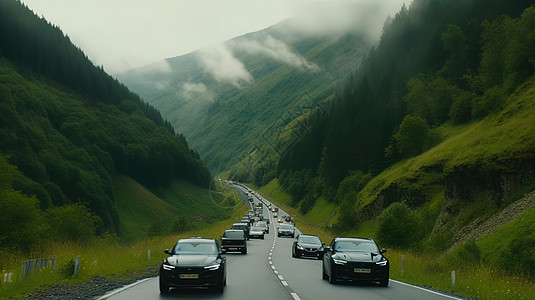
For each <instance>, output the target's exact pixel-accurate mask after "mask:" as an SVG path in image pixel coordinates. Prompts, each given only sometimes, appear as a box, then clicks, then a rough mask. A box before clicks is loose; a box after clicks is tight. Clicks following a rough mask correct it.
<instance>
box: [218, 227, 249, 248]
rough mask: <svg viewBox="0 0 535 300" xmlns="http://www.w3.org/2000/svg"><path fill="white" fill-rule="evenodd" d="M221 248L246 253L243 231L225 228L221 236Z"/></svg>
mask: <svg viewBox="0 0 535 300" xmlns="http://www.w3.org/2000/svg"><path fill="white" fill-rule="evenodd" d="M221 250H223V252H227V251H233V250H234V251H241V253H243V254H246V253H247V241H246V238H245V232H244V231H243V230H241V229H236V230H233V229H230V230H225V233H224V234H223V236H222V237H221Z"/></svg>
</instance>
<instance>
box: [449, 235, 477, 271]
mask: <svg viewBox="0 0 535 300" xmlns="http://www.w3.org/2000/svg"><path fill="white" fill-rule="evenodd" d="M454 260H455V261H457V262H459V263H461V264H472V265H473V264H475V265H477V264H479V262H480V260H481V251H480V250H479V247H478V246H477V244H476V241H475V239H470V240H469V241H468V242H466V243H464V244H463V245H462V246H461V247H459V249H457V250H456V251H455V253H454Z"/></svg>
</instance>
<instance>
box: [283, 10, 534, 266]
mask: <svg viewBox="0 0 535 300" xmlns="http://www.w3.org/2000/svg"><path fill="white" fill-rule="evenodd" d="M534 61H535V7H533V6H532V2H531V1H522V0H518V1H498V0H495V1H482V0H471V1H440V0H415V1H413V2H412V4H411V5H410V7H408V8H406V7H404V8H402V9H401V10H400V12H399V13H398V14H397V15H396V16H395V17H394V18H393V19H392V20H391V22H389V23H387V24H386V26H385V29H384V31H383V36H382V38H381V42H380V44H379V45H378V46H377V48H375V49H373V50H372V51H371V52H370V54H369V55H368V57H367V58H366V59H365V60H364V61H363V62H362V64H361V66H360V68H359V70H358V71H357V73H356V74H355V75H354V76H351V77H350V78H348V79H347V81H346V82H345V83H344V85H343V86H342V88H341V89H340V90H339V91H338V92H337V94H336V97H335V99H334V100H333V101H332V105H331V107H329V108H328V111H327V113H326V114H323V115H321V116H320V117H317V118H314V119H311V120H310V126H309V127H308V131H307V133H306V134H304V135H303V137H302V138H300V139H299V140H298V142H296V143H294V144H293V145H292V146H291V147H289V148H288V149H287V151H285V152H284V153H282V155H281V159H280V160H279V162H278V169H277V177H278V182H279V183H280V185H281V186H282V187H283V188H284V189H285V190H286V191H287V192H288V193H289V194H290V195H291V197H292V200H291V204H292V205H293V206H294V207H296V208H299V209H300V210H301V211H302V212H303V213H307V212H309V211H310V210H311V209H314V205H315V203H316V201H317V200H318V199H324V200H326V201H328V202H331V203H334V204H335V205H336V206H337V212H335V213H336V215H337V218H330V219H329V220H326V222H328V223H329V224H330V225H331V226H332V227H330V228H332V229H334V230H337V231H340V232H344V231H350V232H355V231H358V230H359V229H362V226H366V230H367V231H366V233H367V234H370V232H372V234H373V235H375V236H376V237H377V238H378V240H379V241H381V242H382V243H383V244H385V245H390V246H394V247H402V248H403V247H405V248H413V249H425V250H428V251H431V252H433V251H435V252H436V253H442V252H443V251H446V250H452V249H453V248H454V246H458V245H459V244H460V243H463V242H466V241H467V239H468V237H472V238H477V237H480V235H479V234H476V233H475V232H476V229H478V231H477V232H480V233H481V232H486V233H485V235H488V234H490V233H491V232H493V231H494V230H496V228H497V227H496V226H494V227H489V228H488V230H484V229H482V228H479V226H490V225H489V223H488V222H485V220H493V219H498V216H500V217H503V216H504V215H507V216H508V218H509V219H507V220H502V221H501V222H502V223H501V224H502V225H503V224H505V223H508V222H513V221H514V222H515V224H517V225H519V226H520V227H518V228H517V229H518V230H517V231H514V230H512V226H509V225H508V226H504V229H499V230H497V231H496V232H501V233H500V237H498V236H496V235H495V236H494V237H492V238H489V239H492V240H493V241H496V239H499V238H501V239H502V241H503V243H504V245H503V247H501V248H500V249H499V250H497V249H496V248H493V247H491V246H490V244H481V245H477V244H475V241H474V240H472V242H471V243H472V244H469V245H465V246H464V247H466V248H465V249H464V251H469V252H472V253H477V257H474V261H473V262H474V263H480V262H484V263H493V264H495V265H497V266H499V267H502V268H504V269H508V270H509V271H511V270H517V271H518V270H520V271H521V272H524V273H528V274H530V275H533V270H534V268H533V266H534V264H533V261H534V256H533V255H534V254H533V251H530V250H527V249H532V247H533V234H532V229H533V224H534V223H533V221H534V220H533V205H532V204H529V205H517V203H527V202H528V201H527V200H525V199H524V200H521V199H522V198H523V197H524V194H525V193H528V192H531V191H533V190H534V189H535V173H534V171H533V170H535V121H534V118H533V115H534V113H535V111H534V108H535V96H534V88H533V87H534V77H533V76H534V75H535V64H534ZM528 198H529V199H531V200H529V201H532V199H533V198H532V197H528ZM530 203H531V202H530ZM511 205H513V206H511ZM511 207H516V208H517V209H518V208H520V209H522V210H523V211H521V212H524V213H525V214H524V215H522V216H520V213H519V214H502V213H503V212H504V211H507V210H511ZM517 217H518V218H519V219H515V218H517ZM500 226H501V225H500ZM498 227H499V226H498ZM505 228H507V229H505ZM504 232H507V234H504ZM505 235H506V236H505ZM479 247H481V248H479ZM467 249H470V250H467ZM493 250H495V251H497V252H492V251H493ZM479 251H481V252H479ZM464 254H466V253H464ZM480 254H481V255H480ZM517 255H518V256H517ZM506 261H507V263H505V262H506ZM512 261H515V262H512ZM507 264H509V265H507Z"/></svg>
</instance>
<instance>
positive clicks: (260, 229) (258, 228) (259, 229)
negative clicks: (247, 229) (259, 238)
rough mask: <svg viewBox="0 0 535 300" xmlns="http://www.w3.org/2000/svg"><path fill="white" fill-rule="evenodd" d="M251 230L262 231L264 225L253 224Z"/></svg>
mask: <svg viewBox="0 0 535 300" xmlns="http://www.w3.org/2000/svg"><path fill="white" fill-rule="evenodd" d="M251 231H262V227H260V226H253V227H251Z"/></svg>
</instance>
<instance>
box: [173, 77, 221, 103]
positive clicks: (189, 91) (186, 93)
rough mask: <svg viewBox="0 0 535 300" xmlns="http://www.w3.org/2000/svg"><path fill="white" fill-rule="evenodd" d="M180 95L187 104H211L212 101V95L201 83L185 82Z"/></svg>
mask: <svg viewBox="0 0 535 300" xmlns="http://www.w3.org/2000/svg"><path fill="white" fill-rule="evenodd" d="M180 94H181V96H182V97H183V98H184V99H185V100H187V101H188V102H189V101H192V102H197V103H207V102H210V103H211V102H213V101H214V94H212V93H211V92H210V91H209V90H208V88H207V87H206V85H204V84H202V83H192V82H186V83H184V84H183V85H182V87H181V89H180Z"/></svg>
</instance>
